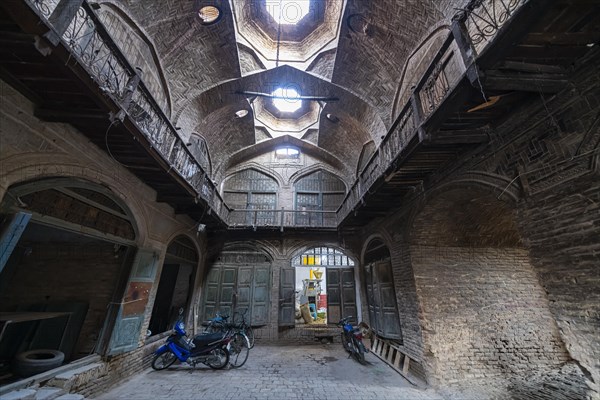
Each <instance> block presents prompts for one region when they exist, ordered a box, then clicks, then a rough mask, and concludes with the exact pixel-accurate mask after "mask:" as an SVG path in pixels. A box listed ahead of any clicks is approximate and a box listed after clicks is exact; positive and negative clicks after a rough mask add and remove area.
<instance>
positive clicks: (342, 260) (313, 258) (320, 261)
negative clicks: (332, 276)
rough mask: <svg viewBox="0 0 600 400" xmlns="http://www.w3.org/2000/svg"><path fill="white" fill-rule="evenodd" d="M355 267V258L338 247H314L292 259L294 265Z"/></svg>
mask: <svg viewBox="0 0 600 400" xmlns="http://www.w3.org/2000/svg"><path fill="white" fill-rule="evenodd" d="M306 265H308V266H313V265H314V266H316V267H353V266H354V260H352V259H351V258H350V257H348V256H347V255H346V254H344V253H343V252H342V251H340V250H338V249H334V248H331V247H314V248H312V249H309V250H307V251H305V252H304V253H302V254H301V255H299V256H296V257H294V258H293V259H292V266H295V267H296V266H306Z"/></svg>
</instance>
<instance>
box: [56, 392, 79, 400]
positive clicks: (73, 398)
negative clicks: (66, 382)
mask: <svg viewBox="0 0 600 400" xmlns="http://www.w3.org/2000/svg"><path fill="white" fill-rule="evenodd" d="M56 400H85V397H83V396H82V395H80V394H75V393H69V394H63V395H62V396H60V397H57V398H56Z"/></svg>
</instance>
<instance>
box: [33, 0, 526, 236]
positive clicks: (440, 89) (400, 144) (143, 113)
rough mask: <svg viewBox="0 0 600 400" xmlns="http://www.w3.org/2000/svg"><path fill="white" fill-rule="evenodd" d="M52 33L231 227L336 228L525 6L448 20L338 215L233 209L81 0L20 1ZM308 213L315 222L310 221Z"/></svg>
mask: <svg viewBox="0 0 600 400" xmlns="http://www.w3.org/2000/svg"><path fill="white" fill-rule="evenodd" d="M24 1H26V2H27V3H28V4H29V5H30V6H31V7H32V8H33V9H34V10H36V12H37V13H38V15H39V17H40V18H41V19H42V20H43V21H45V22H46V24H47V25H48V26H49V27H52V28H53V32H54V35H55V36H54V38H52V36H50V37H49V39H50V40H51V41H52V40H53V39H54V40H55V41H56V44H57V43H58V41H62V43H63V44H64V45H65V46H67V47H68V48H70V49H71V52H72V55H73V57H74V58H75V59H76V60H77V61H78V62H79V63H80V64H81V65H82V66H83V67H84V68H85V69H86V70H87V71H88V72H89V73H90V75H91V76H93V78H94V79H95V81H96V82H97V83H98V85H99V87H100V88H101V89H102V91H104V93H105V94H106V95H107V96H110V97H111V98H112V99H113V100H114V101H115V102H116V103H117V104H120V105H121V108H122V111H121V113H120V115H117V116H116V117H117V118H118V119H120V120H123V119H124V118H129V119H130V120H131V121H132V122H133V123H134V124H135V125H136V126H137V128H138V129H139V130H140V132H142V133H143V134H144V136H145V137H146V138H147V140H148V141H149V143H150V144H151V145H152V148H154V149H155V150H156V151H157V152H158V153H159V154H160V155H161V156H162V158H163V159H164V160H165V161H167V162H168V163H169V165H171V168H172V169H173V170H175V171H177V173H178V174H179V175H180V176H181V177H182V178H183V179H184V180H185V181H186V182H187V183H189V185H190V186H191V187H192V188H193V189H194V190H195V191H196V193H197V195H198V196H199V197H200V198H202V199H204V200H205V201H206V202H207V203H208V204H209V206H210V207H211V209H212V210H213V211H214V212H216V214H217V215H218V216H219V217H220V218H221V219H222V220H223V221H224V222H226V223H228V224H229V225H230V226H232V227H236V226H254V227H255V226H278V227H281V228H283V227H290V226H297V227H303V226H306V227H323V228H331V227H337V226H338V224H339V223H341V222H342V221H343V220H344V219H345V218H346V217H347V216H348V215H349V214H350V213H351V212H352V211H353V210H354V209H355V208H356V206H357V205H358V204H359V203H360V202H362V201H363V199H364V196H365V194H367V193H369V192H370V191H372V189H373V184H374V183H375V182H376V181H377V180H378V179H379V178H381V177H382V176H384V175H385V173H386V171H388V169H390V167H392V165H393V164H394V163H395V162H397V160H398V159H399V158H401V157H402V154H403V152H406V151H407V149H410V148H411V145H412V144H414V143H420V142H423V141H427V140H428V137H427V135H426V134H425V133H424V130H423V129H422V126H423V124H424V123H426V122H427V119H428V118H429V117H430V116H431V115H432V114H433V113H434V112H435V111H436V110H437V109H438V108H439V106H440V105H441V104H442V103H443V102H444V100H445V99H446V98H447V96H448V94H449V93H450V92H451V91H452V89H453V87H454V86H455V85H456V83H457V82H458V81H459V80H460V79H461V77H462V76H463V75H464V74H465V72H466V70H467V69H468V68H469V66H470V64H472V63H473V62H474V60H475V58H476V57H477V55H479V54H481V53H482V52H483V51H484V50H485V48H486V47H487V46H488V45H489V44H490V43H491V42H492V41H493V40H494V38H495V37H496V34H497V33H498V31H499V30H500V29H501V28H502V27H503V26H504V25H505V24H506V23H507V22H508V21H509V20H510V19H511V17H512V16H513V15H514V14H515V13H516V12H517V10H518V9H519V8H520V7H521V6H523V5H524V4H525V3H527V1H528V0H472V1H471V2H470V3H469V4H468V5H467V6H466V7H465V8H464V9H463V10H461V11H460V13H459V14H457V16H456V17H455V19H454V21H453V27H452V31H451V33H450V34H449V35H448V37H447V38H446V40H445V41H444V43H443V45H442V46H441V48H440V50H439V51H438V53H437V54H436V55H435V57H434V58H433V60H432V62H431V63H430V65H429V67H428V68H427V69H426V71H425V73H424V75H423V76H422V78H421V79H420V80H419V82H418V83H417V85H416V86H415V87H414V89H413V94H412V96H411V99H410V101H409V102H407V104H406V105H405V106H404V108H403V109H402V111H401V112H400V114H399V116H398V117H397V118H396V120H395V122H394V124H393V125H392V127H391V128H390V130H389V131H388V133H387V135H386V136H385V138H384V139H383V141H382V142H381V144H380V146H379V148H378V149H377V150H376V152H375V153H374V154H373V156H372V157H371V158H370V160H369V161H368V162H367V164H366V165H365V167H364V168H363V170H362V171H361V172H360V174H359V175H358V177H357V180H356V181H355V182H354V184H353V185H352V187H351V188H350V190H349V191H348V193H347V194H346V197H345V198H344V201H343V202H342V204H341V205H340V207H339V208H338V210H337V211H336V212H319V211H310V212H308V214H304V215H305V216H308V219H304V217H302V216H301V215H302V214H300V212H299V211H290V210H230V209H229V208H228V207H227V205H226V204H225V203H224V202H223V199H222V198H221V196H220V194H219V192H218V190H217V188H216V187H215V185H214V184H213V183H212V181H211V180H210V177H209V176H207V174H206V172H205V171H204V170H203V168H202V167H201V166H200V164H199V163H198V161H196V159H195V158H194V157H193V155H192V154H191V152H190V151H189V149H188V148H187V146H186V145H185V143H184V142H183V141H182V140H181V138H180V137H179V135H178V134H177V131H176V130H175V128H174V127H173V125H172V124H171V122H170V120H169V118H168V117H167V116H166V115H165V114H164V112H163V111H162V109H161V108H160V107H159V105H158V103H157V102H156V101H155V99H154V98H153V96H152V95H151V94H150V92H149V91H148V89H147V88H146V86H145V85H144V83H143V80H142V77H141V71H139V70H136V69H134V68H133V67H132V66H131V64H130V63H129V62H128V61H127V59H126V58H125V56H124V55H123V54H122V52H121V51H120V50H119V48H118V46H117V45H116V44H115V43H114V41H113V40H112V38H111V37H110V34H109V33H108V32H107V31H106V29H105V28H104V26H103V25H102V23H101V22H100V21H99V19H98V17H97V16H96V14H95V13H94V11H93V10H92V8H91V7H90V5H89V4H88V3H87V1H85V0H60V1H59V0H24ZM311 215H312V216H311Z"/></svg>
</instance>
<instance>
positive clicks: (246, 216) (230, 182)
mask: <svg viewBox="0 0 600 400" xmlns="http://www.w3.org/2000/svg"><path fill="white" fill-rule="evenodd" d="M278 190H279V185H278V184H277V181H276V180H275V179H274V178H272V177H270V176H268V175H266V174H264V173H262V172H259V171H257V170H255V169H246V170H243V171H240V172H237V173H235V174H234V175H232V176H231V177H229V178H228V179H227V180H226V181H225V184H224V188H223V199H224V200H225V203H226V204H227V205H228V206H229V207H231V208H233V209H235V210H241V211H245V212H242V213H235V214H232V215H233V216H234V220H232V221H231V223H233V224H242V225H256V224H258V225H270V224H275V222H276V213H275V210H276V209H277V192H278ZM250 210H268V211H264V212H253V211H250Z"/></svg>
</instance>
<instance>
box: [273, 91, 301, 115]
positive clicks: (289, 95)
mask: <svg viewBox="0 0 600 400" xmlns="http://www.w3.org/2000/svg"><path fill="white" fill-rule="evenodd" d="M273 96H275V97H274V98H273V105H274V106H275V107H277V109H278V110H279V111H281V112H294V111H298V110H299V109H300V107H302V100H300V98H299V97H300V95H299V94H298V92H297V91H296V89H292V88H286V89H284V88H279V89H277V90H276V91H274V92H273Z"/></svg>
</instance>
